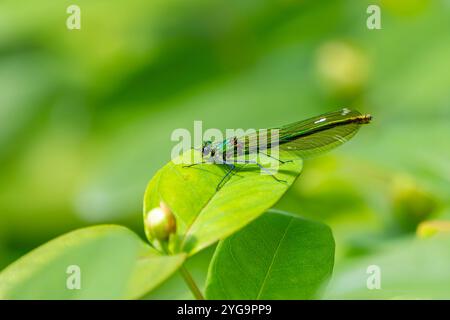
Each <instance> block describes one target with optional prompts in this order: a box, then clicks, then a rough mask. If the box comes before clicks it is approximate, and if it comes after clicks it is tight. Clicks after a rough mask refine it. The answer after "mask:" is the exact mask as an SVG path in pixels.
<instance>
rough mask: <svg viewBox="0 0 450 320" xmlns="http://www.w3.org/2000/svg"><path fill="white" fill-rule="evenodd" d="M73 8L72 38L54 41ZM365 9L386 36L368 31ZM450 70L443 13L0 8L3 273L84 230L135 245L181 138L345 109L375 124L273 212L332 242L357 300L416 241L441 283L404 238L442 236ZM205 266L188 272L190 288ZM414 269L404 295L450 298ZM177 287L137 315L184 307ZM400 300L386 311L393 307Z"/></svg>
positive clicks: (89, 4)
mask: <svg viewBox="0 0 450 320" xmlns="http://www.w3.org/2000/svg"><path fill="white" fill-rule="evenodd" d="M71 4H77V5H79V6H80V8H81V30H68V29H67V28H66V19H67V17H68V16H69V15H68V14H67V13H66V9H67V7H68V6H69V5H71ZM369 4H378V5H380V7H381V24H382V29H381V30H368V29H367V27H366V19H367V17H368V16H369V15H368V14H367V13H366V9H367V7H368V5H369ZM449 57H450V2H449V1H444V0H442V1H438V0H436V1H432V0H429V1H427V0H384V1H351V0H335V1H325V0H323V1H313V0H273V1H260V0H247V1H240V0H239V1H238V0H226V1H213V0H209V1H207V0H191V1H181V0H147V1H145V0H128V1H118V0H108V1H106V0H96V1H92V0H90V1H87V0H84V1H83V0H79V1H76V0H74V1H62V0H61V1H50V0H39V1H34V2H31V1H12V0H6V1H2V2H1V3H0V120H1V126H0V270H1V269H3V268H4V267H5V266H6V265H7V264H9V263H11V262H12V261H14V260H15V259H17V258H18V257H19V256H21V255H23V254H24V253H26V252H28V251H29V250H31V249H32V248H34V247H36V246H38V245H40V244H42V243H44V242H46V241H48V240H49V239H51V238H53V237H55V236H57V235H60V234H63V233H65V232H67V231H69V230H73V229H75V228H79V227H83V226H87V225H93V224H100V223H120V224H123V225H126V226H128V227H130V228H132V229H133V230H135V231H136V232H138V233H139V234H141V235H143V228H142V213H141V210H142V209H141V208H142V196H143V192H144V189H145V186H146V184H147V182H148V180H149V179H150V178H151V177H152V175H153V174H154V173H155V172H156V170H158V168H160V167H161V166H163V165H164V164H165V163H166V162H167V161H169V160H170V151H171V149H172V147H173V146H174V145H175V142H172V141H170V134H171V132H172V131H173V130H174V129H176V128H188V129H192V127H193V121H194V120H203V122H204V124H203V127H204V128H208V127H214V128H220V129H225V128H264V127H270V126H276V125H282V124H285V123H289V122H292V121H295V120H301V119H305V118H308V117H310V116H314V115H317V114H320V113H323V112H328V111H333V110H337V109H340V108H342V107H344V106H345V107H350V108H356V109H358V110H360V111H362V112H367V113H371V114H372V115H373V117H374V120H373V124H371V125H369V126H364V127H363V128H362V129H361V131H360V132H359V133H358V135H357V136H356V137H355V138H354V139H353V140H352V141H351V142H349V143H348V144H346V145H344V146H343V147H341V148H339V149H337V150H334V151H333V152H331V153H329V154H326V155H323V156H320V157H318V158H314V159H308V160H307V161H306V163H305V167H304V171H303V173H302V174H301V176H300V178H299V179H298V181H297V182H296V184H295V185H294V186H293V187H292V188H291V189H290V191H289V192H288V193H287V194H286V196H285V197H284V198H283V199H282V200H281V201H280V203H279V204H278V205H277V206H276V207H277V208H279V209H284V210H289V211H291V212H295V213H298V214H300V215H302V216H305V217H309V218H311V219H317V220H320V221H323V222H325V223H327V224H329V225H330V226H331V228H332V229H333V232H334V235H335V239H336V250H337V251H336V265H335V270H336V273H335V276H334V277H335V278H336V279H337V281H338V282H339V280H340V279H341V280H342V279H348V281H344V283H346V284H348V285H349V286H352V281H354V282H355V283H353V285H354V286H355V287H357V286H358V285H361V286H365V283H362V284H361V283H356V282H357V281H359V280H357V279H356V278H352V277H346V275H347V274H351V273H352V270H359V271H361V268H365V266H366V265H367V264H366V261H367V263H372V264H377V261H378V257H379V255H380V254H384V252H387V251H389V252H391V251H392V252H394V253H392V254H391V256H392V257H390V258H389V257H388V258H386V257H383V258H379V259H380V261H381V260H382V259H385V260H386V259H387V261H388V262H386V263H387V264H388V265H391V266H394V265H396V267H397V268H401V265H402V263H403V262H404V263H406V262H405V261H407V260H408V258H411V257H412V256H413V255H414V257H415V256H416V255H418V256H420V254H421V253H416V252H415V251H414V250H416V247H420V246H427V243H428V242H427V241H432V242H429V246H428V247H426V248H425V249H420V248H419V249H420V250H422V251H424V252H435V253H436V256H437V257H438V258H437V259H438V260H439V259H440V260H439V262H436V263H437V264H436V263H435V264H432V265H431V266H430V267H429V268H431V269H433V268H434V269H436V268H438V270H440V271H441V273H442V271H443V270H447V271H448V270H450V258H449V257H443V255H445V254H443V251H445V248H447V247H444V249H443V248H442V246H440V245H439V244H441V243H442V242H439V241H438V242H439V243H438V245H435V244H434V243H435V242H436V240H435V239H432V240H430V239H422V238H423V237H418V236H417V235H416V228H417V225H418V224H419V223H420V222H421V221H423V220H440V221H445V220H450V183H449V182H450V162H449V160H450V140H449V139H450V86H449V85H450V71H449V70H450V59H449ZM438 225H439V224H438ZM441 233H443V232H441ZM417 241H418V242H420V243H419V244H417V245H416V242H417ZM442 241H444V240H442ZM424 243H425V244H424ZM397 247H398V249H396V248H397ZM411 247H412V249H411ZM419 249H417V250H419ZM447 249H448V251H450V248H447ZM395 250H398V251H399V252H409V253H410V256H407V257H404V256H402V255H397V254H395V252H396V251H395ZM433 250H434V251H433ZM442 250H443V251H442ZM422 251H421V252H422ZM212 252H213V251H212V249H208V250H206V251H205V252H203V253H201V254H199V255H198V256H196V257H194V259H193V261H191V262H190V264H191V268H192V269H193V272H194V275H195V277H197V278H198V279H199V281H200V282H201V281H203V279H204V275H205V269H206V267H207V263H208V259H209V258H210V256H211V254H212ZM441 253H442V254H441ZM447 255H448V254H447ZM419 258H420V257H419ZM389 259H391V260H389ZM423 259H434V258H425V257H424V258H423ZM383 261H384V260H383ZM414 261H416V260H414ZM416 262H417V261H416ZM416 262H412V264H414V265H416V264H417V263H416ZM380 263H381V262H380ZM358 265H361V266H362V267H360V268H359V269H358ZM419 265H420V266H422V265H421V264H420V263H419ZM355 268H356V269H355ZM424 268H427V267H423V266H422V267H421V268H419V269H418V270H415V271H414V270H413V271H411V272H412V275H411V278H408V279H410V281H406V282H408V283H409V285H413V286H414V285H415V284H417V286H416V287H414V289H411V290H415V291H414V292H415V293H416V295H417V296H418V297H429V296H431V297H434V296H433V294H434V293H435V292H438V291H439V290H440V291H439V297H448V298H450V276H449V275H446V276H445V275H442V277H441V275H440V274H439V276H436V273H435V272H433V271H432V270H426V269H424ZM386 270H388V271H386V272H389V266H387V267H386ZM414 272H415V273H414ZM420 272H423V273H426V274H421V273H420ZM363 273H365V269H364V270H363ZM400 273H401V272H400ZM389 274H392V273H389ZM430 274H434V277H437V279H434V280H433V279H431V280H430V279H429V278H427V277H428V276H430ZM177 277H178V276H175V277H174V278H173V279H171V280H170V281H169V283H167V284H166V285H163V286H162V287H161V288H160V290H159V291H156V292H155V293H153V294H152V295H151V296H150V297H149V298H154V297H166V298H169V297H189V293H188V292H187V290H186V288H185V287H184V286H183V284H180V283H179V281H178V280H179V279H177ZM424 277H425V278H424ZM395 279H398V277H395V276H394V281H395ZM414 279H416V280H417V281H416V283H415V282H414V281H415V280H414ZM411 282H412V284H411ZM430 283H431V284H432V285H433V286H437V287H436V289H435V290H434V289H433V288H435V287H433V286H432V287H430ZM398 286H400V287H399V292H394V293H384V294H385V296H383V297H388V298H394V297H398V296H400V297H403V296H404V290H407V289H406V288H405V287H401V286H402V284H398ZM445 286H447V290H445ZM438 287H439V288H438ZM331 288H332V289H331V292H337V293H336V294H335V296H336V297H361V298H364V297H366V296H365V294H366V295H367V293H366V292H364V291H362V292H361V294H355V295H350V294H349V295H347V293H346V292H344V291H345V290H344V289H340V287H339V285H332V286H331ZM442 288H444V289H442ZM347 289H348V288H347ZM347 289H346V290H347ZM402 290H403V291H402ZM408 290H409V289H408ZM411 290H410V291H411ZM366 291H367V290H366ZM421 293H423V296H421Z"/></svg>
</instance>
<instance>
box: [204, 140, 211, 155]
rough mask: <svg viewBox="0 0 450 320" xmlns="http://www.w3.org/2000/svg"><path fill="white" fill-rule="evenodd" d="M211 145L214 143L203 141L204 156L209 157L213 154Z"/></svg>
mask: <svg viewBox="0 0 450 320" xmlns="http://www.w3.org/2000/svg"><path fill="white" fill-rule="evenodd" d="M211 145H212V141H210V140H208V141H203V146H202V154H203V156H207V155H208V154H209V153H210V152H211Z"/></svg>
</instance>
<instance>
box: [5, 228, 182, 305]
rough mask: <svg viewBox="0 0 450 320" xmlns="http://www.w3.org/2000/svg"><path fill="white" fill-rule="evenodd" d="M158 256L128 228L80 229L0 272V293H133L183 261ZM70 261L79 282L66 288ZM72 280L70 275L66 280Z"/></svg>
mask: <svg viewBox="0 0 450 320" xmlns="http://www.w3.org/2000/svg"><path fill="white" fill-rule="evenodd" d="M183 261H184V255H183V254H180V255H176V256H161V255H159V253H158V252H156V250H154V249H153V248H151V247H150V246H148V245H146V244H145V243H144V242H143V241H142V240H141V239H140V238H139V237H138V236H137V235H136V234H135V233H133V232H132V231H131V230H129V229H127V228H125V227H121V226H115V225H102V226H95V227H89V228H84V229H79V230H76V231H73V232H70V233H68V234H65V235H62V236H60V237H58V238H56V239H54V240H52V241H50V242H48V243H46V244H44V245H42V246H40V247H38V248H37V249H35V250H33V251H32V252H30V253H28V254H27V255H25V256H23V257H22V258H20V259H19V260H17V261H16V262H14V263H13V264H11V265H10V266H9V267H7V268H6V269H5V270H3V271H2V272H1V273H0V298H1V299H123V298H124V299H132V298H138V297H140V296H142V295H143V294H145V293H146V292H148V291H150V290H152V289H153V288H155V287H156V286H157V285H159V284H160V283H161V282H162V281H163V280H165V279H166V278H168V277H169V276H170V275H171V274H172V273H173V272H175V271H176V270H177V269H178V267H179V266H180V265H181V264H182V263H183ZM69 266H77V267H79V271H80V272H79V275H80V280H81V281H80V284H81V288H80V289H79V290H78V289H69V288H68V286H67V282H68V279H70V277H72V279H73V276H75V273H73V271H71V272H69V273H68V270H70V269H68V268H69ZM69 282H70V280H69Z"/></svg>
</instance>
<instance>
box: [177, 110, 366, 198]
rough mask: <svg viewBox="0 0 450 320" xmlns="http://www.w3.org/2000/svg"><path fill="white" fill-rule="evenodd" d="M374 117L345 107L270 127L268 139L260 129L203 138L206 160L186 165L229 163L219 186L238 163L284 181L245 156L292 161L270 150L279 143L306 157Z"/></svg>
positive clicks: (340, 140)
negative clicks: (251, 131) (228, 135)
mask: <svg viewBox="0 0 450 320" xmlns="http://www.w3.org/2000/svg"><path fill="white" fill-rule="evenodd" d="M371 119H372V116H371V115H369V114H364V115H363V114H361V113H359V112H358V111H356V110H350V109H346V108H345V109H342V110H339V111H335V112H330V113H325V114H322V115H319V116H316V117H313V118H310V119H307V120H303V121H298V122H294V123H291V124H288V125H285V126H282V127H279V128H270V129H267V130H266V131H265V134H266V137H264V138H265V139H261V133H260V132H259V131H258V132H255V133H254V134H249V135H244V136H239V137H237V136H236V137H231V138H228V139H226V140H224V141H218V142H212V141H204V142H203V145H202V148H201V152H202V158H203V160H202V161H201V162H199V163H194V164H190V165H188V166H186V167H191V166H194V165H197V164H200V163H213V164H221V165H226V166H227V167H228V171H227V173H226V174H225V176H224V177H223V178H222V180H221V181H220V182H219V184H218V185H217V189H220V188H221V186H222V184H223V182H224V181H226V179H227V178H228V177H229V175H230V174H231V173H232V172H233V171H234V170H235V169H236V164H252V165H255V166H258V167H259V168H260V169H261V170H262V171H265V172H266V173H267V174H270V175H271V176H272V177H273V178H274V179H275V180H277V181H280V182H283V180H280V179H278V178H277V177H276V176H275V175H274V174H272V173H270V172H268V171H267V169H266V168H265V167H264V166H263V165H261V163H260V162H258V161H257V160H255V159H246V158H245V157H246V156H250V155H264V156H267V157H270V158H273V159H275V160H276V161H279V163H280V164H284V163H286V162H291V161H293V160H292V159H289V160H287V159H284V160H283V159H278V158H275V157H273V156H272V155H271V154H270V153H271V149H273V148H275V147H276V148H279V150H284V151H287V152H289V153H290V154H293V155H295V156H297V157H298V158H304V157H307V156H310V155H314V154H316V153H319V152H324V151H327V150H330V149H332V148H334V147H337V146H339V145H341V144H343V143H345V142H346V141H348V140H349V139H350V138H352V137H353V136H354V135H355V134H356V132H357V131H358V129H359V127H360V126H361V125H362V124H366V123H369V122H370V121H371ZM273 133H276V134H273ZM274 137H275V138H274ZM261 140H264V142H265V143H261ZM242 158H243V159H242Z"/></svg>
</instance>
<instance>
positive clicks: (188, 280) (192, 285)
mask: <svg viewBox="0 0 450 320" xmlns="http://www.w3.org/2000/svg"><path fill="white" fill-rule="evenodd" d="M180 273H181V275H182V276H183V279H184V281H185V282H186V284H187V285H188V287H189V289H190V290H191V292H192V294H193V295H194V297H195V299H197V300H205V298H204V297H203V295H202V292H201V291H200V289H199V288H198V287H197V285H196V284H195V281H194V279H193V278H192V276H191V274H190V273H189V271H188V270H187V269H186V267H185V266H184V264H183V265H182V266H181V268H180Z"/></svg>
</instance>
